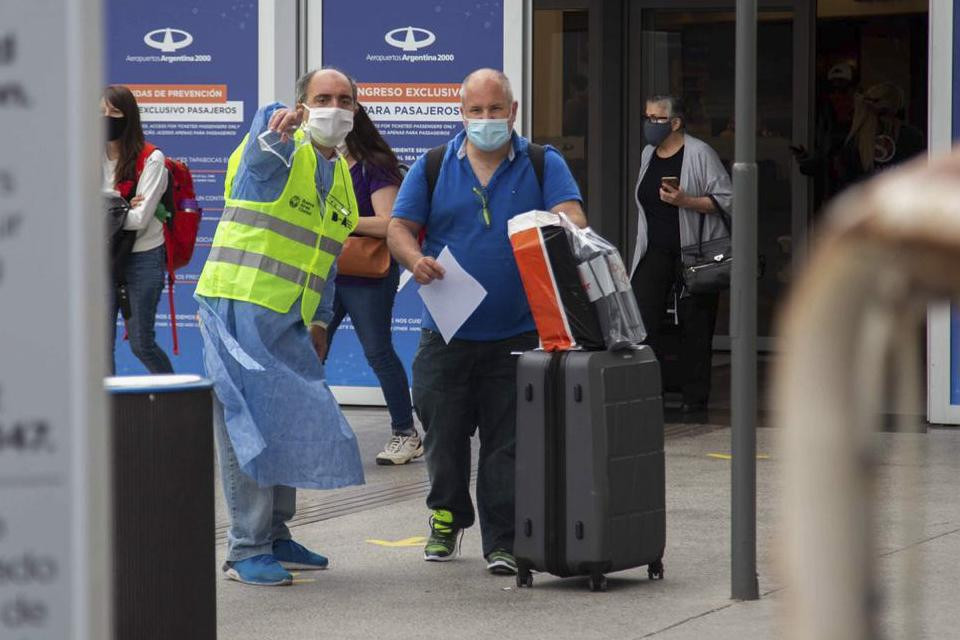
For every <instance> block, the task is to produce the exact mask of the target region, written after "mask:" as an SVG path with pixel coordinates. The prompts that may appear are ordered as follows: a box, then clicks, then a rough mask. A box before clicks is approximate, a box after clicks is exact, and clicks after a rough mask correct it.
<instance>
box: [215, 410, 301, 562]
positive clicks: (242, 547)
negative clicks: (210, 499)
mask: <svg viewBox="0 0 960 640" xmlns="http://www.w3.org/2000/svg"><path fill="white" fill-rule="evenodd" d="M213 426H214V433H215V435H216V441H217V458H218V459H219V461H220V481H221V482H222V483H223V497H224V500H225V501H226V503H227V511H228V512H229V514H230V531H229V533H228V534H227V562H238V561H240V560H245V559H247V558H252V557H253V556H258V555H262V554H265V553H266V554H272V553H273V541H274V540H289V539H290V530H289V529H288V528H287V522H288V521H289V520H290V519H291V518H292V517H293V516H294V514H295V513H296V511H297V490H296V489H294V488H293V487H285V486H279V485H278V486H273V487H261V486H260V485H258V484H257V481H256V480H254V479H253V478H251V477H250V476H249V475H247V474H246V473H244V471H243V469H241V468H240V464H239V463H238V462H237V456H236V454H235V453H234V451H233V445H232V444H231V442H230V436H229V434H227V426H226V421H225V420H224V415H223V405H222V404H221V403H220V401H219V400H218V399H217V397H216V395H214V398H213Z"/></svg>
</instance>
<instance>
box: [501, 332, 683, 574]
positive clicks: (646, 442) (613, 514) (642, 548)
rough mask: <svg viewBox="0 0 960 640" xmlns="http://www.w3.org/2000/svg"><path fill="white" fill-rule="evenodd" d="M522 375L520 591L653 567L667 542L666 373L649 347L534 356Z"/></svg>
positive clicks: (527, 358)
mask: <svg viewBox="0 0 960 640" xmlns="http://www.w3.org/2000/svg"><path fill="white" fill-rule="evenodd" d="M518 367H519V368H518V372H517V393H518V398H517V444H516V457H517V463H516V465H517V467H516V469H517V476H516V514H517V520H516V534H515V540H514V555H515V556H516V559H517V568H518V573H517V585H518V586H520V587H529V586H532V585H533V577H532V575H531V573H530V571H531V570H532V569H536V570H539V571H548V572H550V573H552V574H554V575H557V576H561V577H567V576H577V575H586V576H589V578H590V581H589V585H590V589H591V590H593V591H596V590H604V589H605V588H606V578H605V574H606V573H609V572H611V571H619V570H621V569H629V568H631V567H640V566H644V565H646V566H647V567H648V575H649V577H650V578H651V579H660V578H662V577H663V562H662V558H663V550H664V546H665V544H666V511H665V502H666V497H665V479H664V456H663V404H662V400H661V388H660V366H659V363H658V362H657V360H656V358H655V357H654V355H653V351H652V350H651V349H650V348H649V347H646V346H643V347H638V348H634V349H627V350H624V351H567V352H556V353H546V352H543V351H529V352H526V353H524V354H523V355H522V356H521V357H520V362H519V365H518Z"/></svg>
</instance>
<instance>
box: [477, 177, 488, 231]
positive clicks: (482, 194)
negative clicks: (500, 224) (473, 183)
mask: <svg viewBox="0 0 960 640" xmlns="http://www.w3.org/2000/svg"><path fill="white" fill-rule="evenodd" d="M473 195H475V196H477V199H478V200H480V218H481V221H482V222H483V226H484V227H486V228H487V229H489V228H490V207H489V203H488V202H487V192H486V190H485V189H478V188H477V187H474V188H473Z"/></svg>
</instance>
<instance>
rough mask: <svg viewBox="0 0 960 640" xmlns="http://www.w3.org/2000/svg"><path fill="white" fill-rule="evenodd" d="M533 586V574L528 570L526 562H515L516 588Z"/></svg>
mask: <svg viewBox="0 0 960 640" xmlns="http://www.w3.org/2000/svg"><path fill="white" fill-rule="evenodd" d="M532 586H533V574H532V573H531V572H530V567H528V566H527V565H526V564H524V563H522V562H520V563H518V564H517V588H518V589H523V588H524V587H527V588H528V589H529V588H530V587H532Z"/></svg>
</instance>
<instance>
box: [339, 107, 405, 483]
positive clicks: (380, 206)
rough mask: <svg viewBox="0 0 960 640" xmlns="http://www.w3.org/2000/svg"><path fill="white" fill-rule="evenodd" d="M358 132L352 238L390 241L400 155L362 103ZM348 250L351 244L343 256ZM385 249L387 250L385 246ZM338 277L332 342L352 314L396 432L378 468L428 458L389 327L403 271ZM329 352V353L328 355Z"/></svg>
mask: <svg viewBox="0 0 960 640" xmlns="http://www.w3.org/2000/svg"><path fill="white" fill-rule="evenodd" d="M357 107H358V108H357V111H356V114H355V115H354V117H353V130H352V131H351V132H350V133H349V134H348V135H347V139H346V142H345V144H344V145H342V146H341V147H340V152H341V153H342V154H343V155H344V156H345V157H346V159H347V162H348V164H349V165H350V176H351V177H352V178H353V189H354V192H355V193H356V196H357V206H358V208H359V211H360V218H359V222H358V224H357V228H356V229H355V230H354V232H353V235H355V236H365V237H371V238H386V235H387V224H388V223H389V222H390V212H391V211H392V210H393V201H394V200H395V199H396V197H397V191H398V189H399V187H400V183H401V182H402V180H403V177H402V175H401V173H400V163H399V161H398V160H397V157H396V155H394V153H393V151H392V150H391V149H390V147H389V146H388V145H387V143H386V141H384V139H383V137H382V136H381V135H380V133H379V132H378V131H377V128H376V127H375V126H374V124H373V122H372V121H371V120H370V117H369V116H368V115H367V112H366V110H365V109H364V108H363V105H359V104H358V105H357ZM348 251H349V243H348V245H345V247H344V252H345V253H346V252H348ZM383 251H386V249H385V245H384V249H383ZM340 265H341V268H340V270H341V273H340V275H338V276H337V281H336V297H335V299H334V307H333V312H334V315H333V320H332V321H331V322H330V325H329V326H328V328H327V335H328V336H329V340H330V342H331V343H332V341H333V334H334V333H335V332H336V330H337V327H338V326H339V325H340V322H341V321H342V320H343V318H344V316H346V315H348V314H349V315H350V319H351V320H352V321H353V327H354V329H355V330H356V332H357V338H359V340H360V344H361V346H362V347H363V354H364V356H366V358H367V362H368V363H369V364H370V368H371V369H373V372H374V373H375V374H376V376H377V379H378V380H379V381H380V388H381V389H383V395H384V398H386V401H387V408H388V409H389V411H390V422H391V427H392V430H393V433H392V435H391V437H390V439H389V440H388V441H387V444H386V446H385V447H384V448H383V451H381V452H380V453H378V454H377V464H382V465H395V464H406V463H407V462H410V461H411V460H413V459H414V458H419V457H420V456H422V455H423V444H422V442H421V440H420V435H419V434H418V433H417V430H416V427H415V426H414V424H413V408H412V406H411V403H410V386H409V384H408V382H407V374H406V371H404V369H403V364H402V363H401V362H400V358H399V357H398V356H397V352H396V351H395V350H394V348H393V341H392V338H391V332H390V325H391V323H392V321H393V301H394V298H395V297H396V295H397V285H398V283H399V280H400V269H399V267H398V265H397V263H396V262H395V261H393V259H392V258H391V259H390V266H389V269H388V270H387V271H386V274H385V275H384V276H383V277H379V278H371V277H361V276H357V275H347V274H345V273H343V271H344V270H345V269H344V268H343V265H344V262H343V260H341V262H340ZM328 353H329V351H328Z"/></svg>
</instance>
